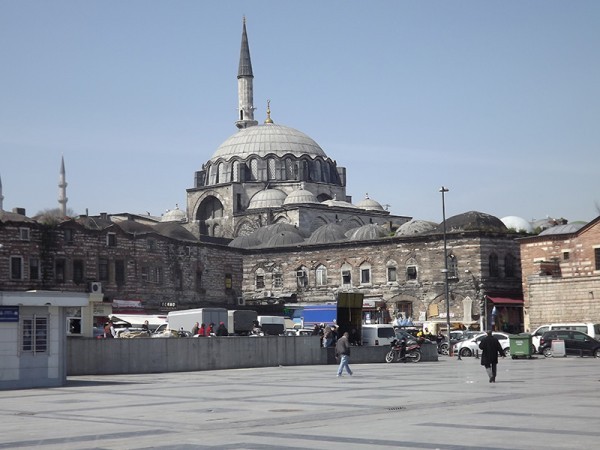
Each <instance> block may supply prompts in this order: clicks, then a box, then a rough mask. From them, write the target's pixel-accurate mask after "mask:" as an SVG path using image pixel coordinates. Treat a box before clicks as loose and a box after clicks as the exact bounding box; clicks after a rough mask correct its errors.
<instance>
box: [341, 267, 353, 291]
mask: <svg viewBox="0 0 600 450" xmlns="http://www.w3.org/2000/svg"><path fill="white" fill-rule="evenodd" d="M341 275H342V286H352V266H351V265H350V264H348V263H345V264H344V265H342V271H341Z"/></svg>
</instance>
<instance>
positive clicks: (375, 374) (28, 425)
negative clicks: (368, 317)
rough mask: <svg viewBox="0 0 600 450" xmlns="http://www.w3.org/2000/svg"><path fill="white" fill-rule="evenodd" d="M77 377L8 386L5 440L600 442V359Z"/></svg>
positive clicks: (47, 444)
mask: <svg viewBox="0 0 600 450" xmlns="http://www.w3.org/2000/svg"><path fill="white" fill-rule="evenodd" d="M351 367H352V369H353V370H354V376H353V377H348V376H347V375H345V376H343V377H341V378H337V377H336V367H334V366H299V367H274V368H259V369H238V370H221V371H206V372H185V373H161V374H152V375H116V376H85V377H70V378H69V381H68V385H67V386H65V387H62V388H52V389H32V390H11V391H0V405H1V406H2V407H1V408H0V424H1V425H0V449H7V448H10V449H12V448H19V449H25V448H36V449H61V450H68V449H148V448H157V449H328V450H333V449H361V448H365V449H366V448H369V449H392V448H394V449H452V450H457V449H469V450H474V449H477V450H518V449H569V450H573V449H589V448H597V447H598V445H599V444H598V442H599V438H600V429H599V427H598V424H599V423H600V422H599V414H598V413H599V411H600V401H599V400H600V390H599V389H598V387H599V381H600V373H599V372H600V370H599V369H600V360H597V359H594V358H578V357H568V358H560V359H559V358H554V359H545V358H543V357H537V358H534V359H531V360H511V359H504V360H501V361H500V364H499V370H498V379H497V382H496V383H495V384H490V383H489V382H488V380H487V377H486V374H485V370H484V368H483V367H481V366H480V365H479V360H478V359H474V358H463V360H462V361H459V360H456V359H455V358H448V357H442V358H441V359H440V361H439V362H430V363H418V364H410V363H409V364H402V363H394V364H385V363H382V364H361V365H358V364H355V365H352V364H351Z"/></svg>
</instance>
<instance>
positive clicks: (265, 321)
mask: <svg viewBox="0 0 600 450" xmlns="http://www.w3.org/2000/svg"><path fill="white" fill-rule="evenodd" d="M258 323H259V324H260V328H261V329H262V331H263V333H264V334H265V336H279V335H282V334H284V333H285V317H281V316H258Z"/></svg>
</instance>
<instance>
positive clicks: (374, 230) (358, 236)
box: [350, 223, 387, 241]
mask: <svg viewBox="0 0 600 450" xmlns="http://www.w3.org/2000/svg"><path fill="white" fill-rule="evenodd" d="M385 236H387V231H385V230H384V229H383V228H382V227H380V226H379V225H377V224H375V223H368V224H366V225H363V226H362V227H359V228H357V229H356V230H355V231H354V233H352V236H350V240H351V241H365V240H370V239H380V238H382V237H385Z"/></svg>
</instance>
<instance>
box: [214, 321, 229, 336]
mask: <svg viewBox="0 0 600 450" xmlns="http://www.w3.org/2000/svg"><path fill="white" fill-rule="evenodd" d="M216 334H217V336H229V332H228V331H227V328H226V327H225V322H220V323H219V326H218V327H217V333H216Z"/></svg>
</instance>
